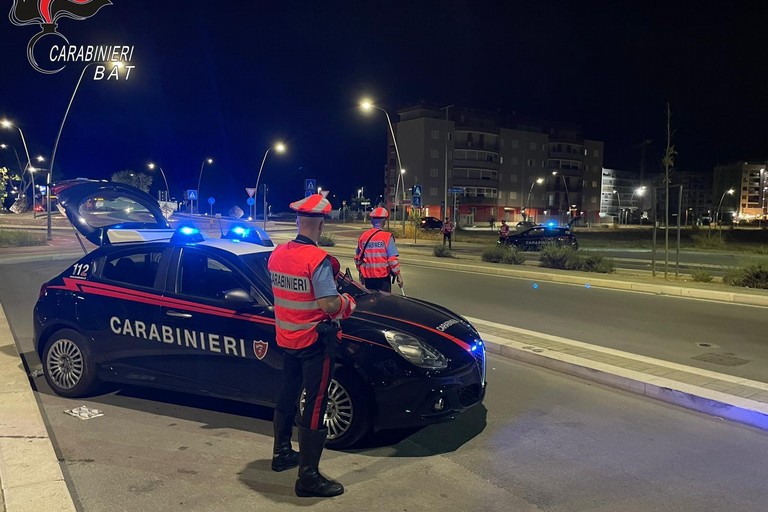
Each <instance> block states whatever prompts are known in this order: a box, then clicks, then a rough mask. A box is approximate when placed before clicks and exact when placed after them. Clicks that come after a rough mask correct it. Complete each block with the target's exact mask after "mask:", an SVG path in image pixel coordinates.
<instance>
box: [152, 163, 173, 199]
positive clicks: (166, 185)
mask: <svg viewBox="0 0 768 512" xmlns="http://www.w3.org/2000/svg"><path fill="white" fill-rule="evenodd" d="M147 167H149V168H150V169H154V168H155V167H157V168H158V169H160V175H161V176H162V177H163V181H165V195H166V197H167V198H168V199H170V198H171V190H170V189H169V188H168V180H167V179H166V178H165V173H164V172H163V168H162V167H160V166H159V165H156V164H154V163H152V162H149V164H147Z"/></svg>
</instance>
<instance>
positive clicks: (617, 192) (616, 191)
mask: <svg viewBox="0 0 768 512" xmlns="http://www.w3.org/2000/svg"><path fill="white" fill-rule="evenodd" d="M613 193H614V194H616V198H617V199H618V200H619V226H621V217H622V215H621V214H622V213H624V212H623V210H622V209H621V194H619V191H618V190H616V189H613Z"/></svg>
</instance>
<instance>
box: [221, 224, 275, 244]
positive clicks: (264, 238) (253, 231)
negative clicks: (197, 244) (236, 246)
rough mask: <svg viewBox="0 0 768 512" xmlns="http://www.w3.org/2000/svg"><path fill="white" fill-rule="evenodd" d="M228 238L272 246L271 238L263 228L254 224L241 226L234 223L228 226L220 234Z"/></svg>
mask: <svg viewBox="0 0 768 512" xmlns="http://www.w3.org/2000/svg"><path fill="white" fill-rule="evenodd" d="M222 238H226V239H228V240H233V241H242V242H249V243H252V244H257V245H261V246H263V247H272V246H273V245H274V244H273V243H272V239H271V238H269V234H267V232H266V231H264V230H263V229H261V228H259V227H256V226H243V225H241V224H236V225H234V226H232V227H231V228H229V231H227V233H226V234H225V235H224V236H222Z"/></svg>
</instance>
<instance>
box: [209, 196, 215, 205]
mask: <svg viewBox="0 0 768 512" xmlns="http://www.w3.org/2000/svg"><path fill="white" fill-rule="evenodd" d="M215 203H216V198H215V197H209V198H208V204H215Z"/></svg>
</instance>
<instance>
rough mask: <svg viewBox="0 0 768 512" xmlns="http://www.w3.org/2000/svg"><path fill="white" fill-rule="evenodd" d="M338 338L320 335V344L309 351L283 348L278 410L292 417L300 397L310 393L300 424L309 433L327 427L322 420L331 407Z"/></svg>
mask: <svg viewBox="0 0 768 512" xmlns="http://www.w3.org/2000/svg"><path fill="white" fill-rule="evenodd" d="M336 339H337V338H336V335H335V334H332V335H325V336H324V335H322V334H318V338H317V341H315V342H314V343H313V344H312V345H310V346H309V347H307V348H303V349H298V350H293V349H283V350H284V351H285V357H283V374H282V379H283V382H282V387H281V392H280V396H279V397H278V399H277V405H276V406H275V409H276V410H277V411H279V412H281V413H283V414H286V415H288V416H289V417H293V416H295V415H296V406H297V403H298V401H299V397H300V396H301V390H302V387H303V388H304V389H306V390H307V396H306V400H305V402H304V412H303V414H301V416H300V417H299V419H298V421H297V424H298V426H300V427H304V428H307V429H310V430H320V429H322V428H325V427H324V425H323V418H324V416H325V409H326V407H327V405H328V384H330V382H331V379H332V378H333V366H334V354H335V351H336Z"/></svg>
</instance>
